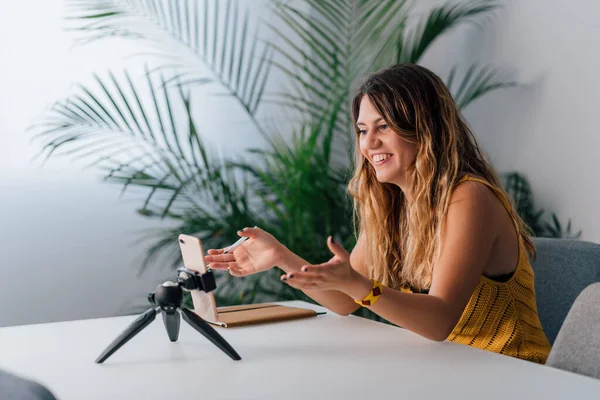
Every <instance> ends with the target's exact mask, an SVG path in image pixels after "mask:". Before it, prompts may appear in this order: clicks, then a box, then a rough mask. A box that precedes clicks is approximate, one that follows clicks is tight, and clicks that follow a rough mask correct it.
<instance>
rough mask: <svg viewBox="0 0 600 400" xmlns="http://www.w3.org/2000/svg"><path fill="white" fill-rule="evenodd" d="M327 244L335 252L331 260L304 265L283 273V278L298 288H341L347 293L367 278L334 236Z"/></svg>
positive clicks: (340, 289)
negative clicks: (353, 266)
mask: <svg viewBox="0 0 600 400" xmlns="http://www.w3.org/2000/svg"><path fill="white" fill-rule="evenodd" d="M327 246H328V247H329V250H331V252H332V253H333V257H332V258H331V259H330V260H329V261H327V262H325V263H323V264H316V265H314V264H307V265H304V266H302V268H300V271H293V272H290V273H287V274H285V275H282V276H281V280H282V281H284V282H287V283H288V284H289V285H290V286H292V287H295V288H297V289H309V290H310V289H313V290H314V289H322V290H339V291H342V292H345V293H347V292H348V291H351V290H350V289H351V288H353V287H356V285H357V283H359V282H361V281H363V280H365V279H366V278H365V277H363V276H362V275H361V274H360V273H359V272H358V271H356V270H355V269H354V268H352V266H351V265H350V253H348V252H347V251H346V249H344V248H343V247H342V246H341V245H340V244H339V243H337V242H335V241H334V240H333V238H332V237H329V238H328V240H327ZM367 290H368V289H367Z"/></svg>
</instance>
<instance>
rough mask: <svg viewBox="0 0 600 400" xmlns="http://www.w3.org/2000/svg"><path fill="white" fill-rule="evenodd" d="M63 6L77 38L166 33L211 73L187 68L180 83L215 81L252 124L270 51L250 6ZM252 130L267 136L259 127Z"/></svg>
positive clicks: (215, 0)
mask: <svg viewBox="0 0 600 400" xmlns="http://www.w3.org/2000/svg"><path fill="white" fill-rule="evenodd" d="M67 9H68V15H69V16H68V17H67V19H68V20H69V21H70V22H72V23H74V24H75V26H74V27H73V28H71V30H73V31H76V32H78V33H79V34H81V37H80V38H79V41H82V40H83V41H86V42H89V41H94V40H100V39H104V38H107V37H113V36H119V37H124V38H130V39H145V40H150V41H154V42H159V41H160V40H161V39H164V38H165V36H166V37H167V38H170V39H172V40H173V41H174V42H176V43H177V44H179V45H181V46H183V48H184V49H187V50H188V51H189V53H190V54H191V55H192V56H193V57H195V58H196V59H198V60H199V61H200V62H201V63H202V65H203V66H204V67H205V68H207V69H208V70H209V71H210V74H211V75H212V76H211V77H207V76H202V75H199V74H198V72H197V70H198V69H195V70H190V71H188V72H186V73H184V74H181V75H177V76H176V77H175V78H176V80H177V82H178V84H180V85H185V84H189V83H192V84H194V83H197V82H198V81H205V80H207V79H211V80H214V81H215V82H217V83H219V84H220V86H221V87H222V88H223V89H224V90H225V92H226V93H227V94H228V95H230V96H232V97H233V98H234V99H236V100H237V102H238V103H239V104H240V106H241V107H242V108H243V110H244V111H245V112H246V113H248V115H249V116H250V117H251V121H252V122H256V120H255V118H253V117H254V116H255V115H256V113H257V112H258V108H259V106H260V103H261V100H262V96H263V94H264V91H265V86H266V84H267V80H268V77H269V70H270V68H271V65H272V64H271V63H270V61H271V58H272V57H273V49H272V48H271V47H270V46H269V44H268V43H267V44H263V42H261V41H260V40H258V38H259V36H258V35H259V32H260V29H259V27H260V25H257V24H255V23H253V22H252V17H251V14H250V11H249V10H248V8H246V10H240V2H239V0H226V1H223V0H204V1H189V0H171V1H169V2H164V1H162V0H100V1H96V0H69V2H68V7H67ZM252 37H253V38H254V40H253V42H252V46H251V48H250V50H249V51H246V50H247V47H248V45H247V42H248V41H249V39H250V38H252ZM162 49H163V55H164V56H174V57H175V58H178V57H180V56H181V54H180V52H179V48H177V47H174V46H172V44H171V45H169V43H167V44H166V45H163V46H162ZM164 68H166V65H161V66H160V67H159V68H158V69H159V71H163V70H164ZM256 128H257V130H258V131H259V132H260V133H261V134H262V135H263V136H265V137H266V132H264V129H263V128H262V127H261V126H260V125H258V124H257V125H256Z"/></svg>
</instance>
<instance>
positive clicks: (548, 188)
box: [460, 0, 600, 242]
mask: <svg viewBox="0 0 600 400" xmlns="http://www.w3.org/2000/svg"><path fill="white" fill-rule="evenodd" d="M598 15H600V3H598V2H597V1H594V0H580V1H568V0H552V1H547V0H527V1H519V0H509V1H506V2H505V7H504V9H503V11H502V12H500V13H498V16H497V18H496V20H495V21H494V22H493V24H491V25H490V26H489V29H487V30H485V31H483V32H482V33H474V34H472V35H470V36H468V37H467V38H466V40H465V41H464V42H462V43H460V47H461V49H462V52H463V53H462V54H464V55H465V57H466V58H467V59H470V58H472V59H483V60H484V61H486V62H491V63H494V64H496V65H499V66H501V67H505V68H507V69H510V70H514V72H516V76H517V78H518V79H519V81H520V82H522V83H523V84H524V85H523V86H522V87H520V88H517V89H509V90H502V91H499V92H497V93H494V94H491V95H490V96H489V97H487V98H484V99H482V100H481V101H480V102H478V103H477V104H473V106H472V107H470V108H469V109H468V110H467V112H466V115H467V117H468V118H469V121H470V122H471V124H472V125H473V127H474V128H475V130H476V132H477V134H478V136H479V137H480V138H481V140H482V142H483V144H484V146H486V150H487V151H488V153H490V155H491V156H492V159H493V160H494V163H495V164H496V166H497V167H498V168H499V169H502V170H513V169H515V170H518V171H521V172H523V173H525V174H526V175H527V177H528V178H529V179H530V182H531V185H532V189H533V191H534V195H535V198H536V203H538V204H539V205H540V206H541V207H543V208H544V209H546V210H549V211H554V212H556V213H557V215H558V216H559V218H560V220H561V222H566V221H567V219H568V218H571V219H572V223H573V227H574V228H575V229H581V230H582V231H583V234H582V239H585V240H590V241H594V242H600V209H599V208H598V206H597V205H598V204H600V186H599V185H598V182H599V180H600V170H599V168H598V163H597V161H596V160H597V159H598V152H599V151H598V149H599V145H600V128H599V126H598V123H597V121H598V118H597V117H598V107H599V105H600V102H599V101H598V98H600V72H599V69H598V67H599V66H600V54H599V53H598V51H597V49H599V48H600V25H599V24H598V20H597V16H598Z"/></svg>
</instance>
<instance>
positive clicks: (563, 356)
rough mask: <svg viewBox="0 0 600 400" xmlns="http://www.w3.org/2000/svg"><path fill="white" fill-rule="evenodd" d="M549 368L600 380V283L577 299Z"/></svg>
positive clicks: (557, 343) (558, 337) (589, 288)
mask: <svg viewBox="0 0 600 400" xmlns="http://www.w3.org/2000/svg"><path fill="white" fill-rule="evenodd" d="M546 365H548V366H551V367H554V368H559V369H562V370H565V371H570V372H574V373H576V374H581V375H587V376H591V377H592V378H598V379H600V282H598V283H594V284H592V285H590V286H588V287H587V288H586V289H585V290H584V291H583V292H582V293H581V294H580V295H579V296H577V298H576V299H575V303H573V307H571V310H570V311H569V313H568V314H567V318H565V321H564V323H563V325H562V327H561V328H560V331H559V332H558V336H556V340H555V341H554V346H553V347H552V350H551V351H550V355H549V356H548V360H547V361H546Z"/></svg>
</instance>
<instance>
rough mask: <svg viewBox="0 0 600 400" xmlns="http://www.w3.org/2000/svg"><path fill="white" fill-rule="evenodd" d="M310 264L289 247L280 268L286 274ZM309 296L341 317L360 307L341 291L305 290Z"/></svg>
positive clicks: (280, 262)
mask: <svg viewBox="0 0 600 400" xmlns="http://www.w3.org/2000/svg"><path fill="white" fill-rule="evenodd" d="M306 264H308V262H307V261H306V260H304V259H302V257H300V256H298V255H297V254H295V253H294V252H292V251H291V250H289V249H288V248H287V247H286V248H285V249H284V250H283V251H282V254H281V258H280V260H279V262H278V265H277V266H278V267H279V268H281V269H282V270H284V271H285V272H286V273H290V272H292V273H293V272H294V271H300V268H301V267H302V266H303V265H306ZM303 292H304V293H306V295H307V296H309V297H310V298H312V299H313V300H315V301H316V302H317V303H319V304H321V305H322V306H323V307H326V308H328V309H329V310H331V311H333V312H335V313H336V314H340V315H348V314H351V313H353V312H354V311H356V310H357V309H358V308H359V307H360V306H359V305H358V304H356V303H355V302H354V300H353V299H352V298H351V297H349V296H348V295H347V294H346V293H344V292H341V291H339V290H309V289H306V290H303Z"/></svg>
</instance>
